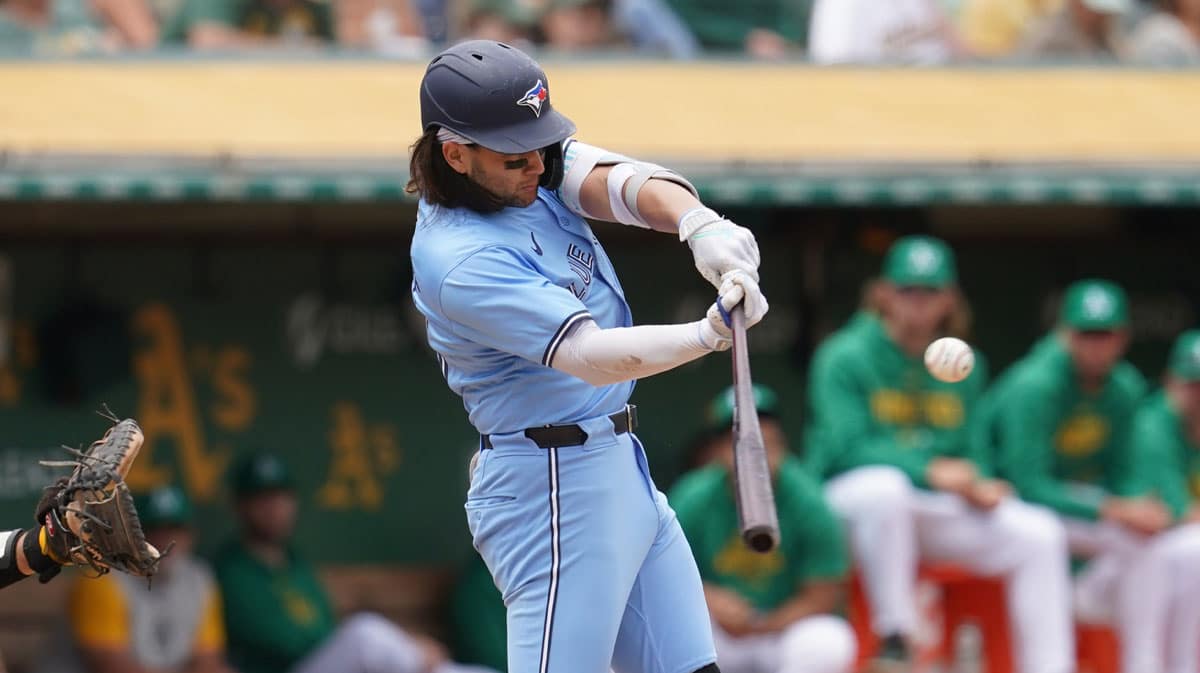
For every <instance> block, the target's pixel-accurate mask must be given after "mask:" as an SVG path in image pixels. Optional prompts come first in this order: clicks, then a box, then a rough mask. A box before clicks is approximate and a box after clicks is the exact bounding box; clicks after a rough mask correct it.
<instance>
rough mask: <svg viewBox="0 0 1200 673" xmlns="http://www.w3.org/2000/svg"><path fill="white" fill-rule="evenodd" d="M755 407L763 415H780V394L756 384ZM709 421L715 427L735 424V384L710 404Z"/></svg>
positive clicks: (753, 388) (754, 389)
mask: <svg viewBox="0 0 1200 673" xmlns="http://www.w3.org/2000/svg"><path fill="white" fill-rule="evenodd" d="M751 390H752V391H753V392H754V408H755V409H758V413H759V415H762V416H779V396H778V395H776V394H775V391H774V390H771V389H770V388H768V387H766V386H763V385H758V384H755V385H754V386H753V387H752V388H751ZM708 421H709V423H710V424H711V426H712V427H713V428H722V429H723V428H728V427H729V426H731V425H733V386H729V387H728V388H726V389H725V390H723V391H722V392H721V394H720V395H717V396H716V397H714V398H713V401H712V402H710V403H709V405H708Z"/></svg>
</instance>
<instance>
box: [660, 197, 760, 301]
mask: <svg viewBox="0 0 1200 673" xmlns="http://www.w3.org/2000/svg"><path fill="white" fill-rule="evenodd" d="M679 240H681V241H687V244H688V247H690V248H691V249H692V256H693V257H694V258H695V261H696V270H697V271H699V272H700V275H701V276H704V278H705V280H707V281H708V282H710V283H712V284H713V287H715V288H718V289H720V287H721V277H722V276H723V275H725V274H726V273H728V272H730V271H735V270H736V271H743V272H745V273H746V274H747V275H748V276H750V277H751V278H752V279H754V280H756V281H757V280H758V264H759V262H760V261H761V257H760V256H759V253H758V241H757V240H755V238H754V234H752V233H751V232H750V230H749V229H747V228H745V227H742V226H738V225H737V224H734V223H733V222H731V221H729V220H727V219H725V218H723V217H721V216H720V215H718V214H717V213H716V212H714V211H713V210H712V209H710V208H703V207H702V208H694V209H692V210H689V211H688V212H686V213H684V215H683V217H681V218H680V219H679Z"/></svg>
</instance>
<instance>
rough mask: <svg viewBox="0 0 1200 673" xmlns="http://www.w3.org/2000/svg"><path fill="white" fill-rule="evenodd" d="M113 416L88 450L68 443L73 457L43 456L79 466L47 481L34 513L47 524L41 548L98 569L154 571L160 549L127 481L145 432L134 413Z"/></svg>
mask: <svg viewBox="0 0 1200 673" xmlns="http://www.w3.org/2000/svg"><path fill="white" fill-rule="evenodd" d="M111 420H112V421H113V422H114V425H113V426H112V427H111V428H109V429H108V432H105V433H104V437H102V438H100V439H99V440H98V441H95V442H93V443H92V445H91V446H90V447H88V448H87V450H86V451H76V450H74V449H67V450H68V451H70V452H71V453H73V454H74V455H75V459H74V460H68V461H42V464H43V465H50V466H58V467H73V468H75V469H74V471H73V472H72V473H71V475H70V476H66V477H61V478H59V479H58V480H57V481H56V482H54V483H53V484H51V485H50V486H47V487H46V489H45V491H44V492H43V494H42V499H41V501H40V502H39V503H38V506H37V509H36V510H35V512H34V516H35V518H36V519H37V522H38V525H39V526H42V528H43V530H44V538H43V540H44V542H43V545H42V546H43V552H44V553H45V554H46V555H48V556H49V557H51V558H52V559H53V560H55V561H57V562H58V563H60V564H63V565H69V564H74V565H81V566H88V567H90V568H91V569H92V570H94V571H95V572H96V573H98V574H104V573H106V572H108V571H109V569H110V568H115V569H117V570H120V571H123V572H126V573H129V574H131V575H139V576H142V577H150V576H151V575H153V574H154V573H155V572H156V571H157V570H158V562H159V559H160V558H161V555H160V554H159V552H158V550H157V549H155V548H154V547H153V546H152V545H150V544H149V543H148V542H146V537H145V535H144V534H143V532H142V524H141V522H140V521H139V520H138V514H137V510H136V509H135V508H134V506H133V496H132V495H131V494H130V493H129V487H128V486H127V485H126V484H125V475H126V474H128V473H129V468H130V467H132V466H133V461H134V459H135V458H137V453H138V449H140V448H141V447H142V442H143V441H145V436H144V435H143V434H142V429H141V428H140V427H138V424H137V422H136V421H134V420H133V419H131V418H127V419H125V420H123V421H118V420H117V419H116V417H115V416H114V417H112V418H111ZM57 572H58V568H57V567H54V568H52V569H50V570H49V571H46V572H43V573H41V580H42V581H43V582H45V581H48V580H50V579H51V578H52V577H54V575H56V574H57Z"/></svg>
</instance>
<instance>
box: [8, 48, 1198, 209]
mask: <svg viewBox="0 0 1200 673" xmlns="http://www.w3.org/2000/svg"><path fill="white" fill-rule="evenodd" d="M422 67H423V66H422V65H421V64H418V63H397V62H386V61H374V60H332V61H281V62H272V61H252V62H240V61H227V60H171V61H162V60H150V61H144V60H133V61H118V62H110V61H101V62H34V61H28V62H21V61H11V62H7V63H0V88H2V90H3V91H4V92H5V93H4V95H3V96H0V150H2V151H4V152H5V153H6V155H7V156H8V157H9V159H8V160H7V161H6V162H5V163H3V164H0V198H46V197H48V196H55V195H57V196H55V198H151V199H154V198H166V199H173V198H231V199H238V198H285V199H286V198H331V199H340V198H356V197H357V198H383V199H389V198H402V194H400V192H399V189H398V186H397V185H396V182H398V181H401V180H402V179H403V177H404V173H405V169H406V166H405V163H406V152H407V148H408V145H409V144H410V143H411V142H412V141H413V139H414V138H415V136H416V135H417V133H418V132H419V128H420V124H419V111H418V106H417V94H416V92H417V84H418V82H419V80H420V76H421V72H422ZM547 70H548V72H549V75H550V80H551V92H552V96H553V99H554V102H555V105H556V106H557V107H558V109H560V110H561V111H563V112H565V113H566V114H568V115H569V116H571V117H572V118H573V119H574V120H575V122H576V123H577V125H578V127H579V134H578V136H579V137H580V138H582V139H584V140H586V141H588V142H592V143H594V144H597V145H601V146H604V147H608V148H611V149H613V150H617V151H621V152H624V153H626V154H631V155H634V156H639V157H644V158H649V159H655V160H659V161H663V162H672V163H673V164H677V165H681V166H685V167H687V168H688V169H689V171H690V172H689V174H694V175H695V177H696V179H697V181H698V182H699V183H701V186H702V188H704V189H705V190H706V192H707V193H708V194H709V195H715V196H716V197H718V198H721V199H725V200H727V201H728V202H737V203H756V204H770V203H777V204H787V203H798V204H803V203H812V202H816V203H821V202H829V203H845V202H848V203H855V202H876V201H882V202H901V203H903V202H913V203H920V202H926V201H930V200H933V201H937V200H950V201H964V200H965V201H971V200H982V201H994V200H1000V201H1004V200H1014V201H1026V200H1033V201H1045V200H1050V201H1055V200H1085V201H1087V200H1092V201H1122V202H1123V201H1129V200H1134V201H1139V200H1145V201H1149V202H1155V201H1169V202H1176V201H1181V200H1182V201H1186V202H1195V201H1197V200H1200V194H1198V193H1197V184H1196V183H1197V176H1198V175H1200V173H1197V171H1196V170H1194V167H1195V166H1198V165H1200V133H1198V132H1197V131H1196V128H1197V127H1196V120H1197V119H1200V71H1196V70H1166V71H1145V70H1131V69H1120V68H1077V67H1047V68H1036V69H1022V68H954V69H853V68H847V69H843V68H814V67H808V66H804V65H753V64H748V63H735V62H699V63H687V64H671V63H660V62H637V61H625V60H612V61H608V60H601V61H561V62H560V61H549V62H548V63H547ZM71 157H90V158H91V159H92V161H80V162H72V161H71V160H70V159H69V158H71ZM97 157H99V158H101V160H99V161H97V160H95V159H96V158H97ZM110 159H111V160H110ZM147 161H150V162H151V163H150V164H147V163H146V162H147ZM147 165H149V166H151V167H150V168H146V166H147ZM139 166H141V167H142V168H139Z"/></svg>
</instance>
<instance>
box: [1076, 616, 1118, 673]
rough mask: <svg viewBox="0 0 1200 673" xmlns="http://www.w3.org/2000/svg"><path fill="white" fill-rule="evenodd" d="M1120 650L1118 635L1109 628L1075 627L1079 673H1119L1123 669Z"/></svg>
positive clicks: (1082, 625) (1088, 625) (1091, 625)
mask: <svg viewBox="0 0 1200 673" xmlns="http://www.w3.org/2000/svg"><path fill="white" fill-rule="evenodd" d="M1120 648H1121V646H1120V643H1119V641H1118V640H1117V634H1116V633H1115V632H1113V630H1112V629H1111V628H1109V627H1107V626H1102V625H1099V624H1079V625H1077V626H1076V627H1075V650H1076V652H1077V660H1078V662H1079V673H1117V672H1118V671H1119V670H1120V668H1121V663H1120V662H1121V649H1120Z"/></svg>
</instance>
